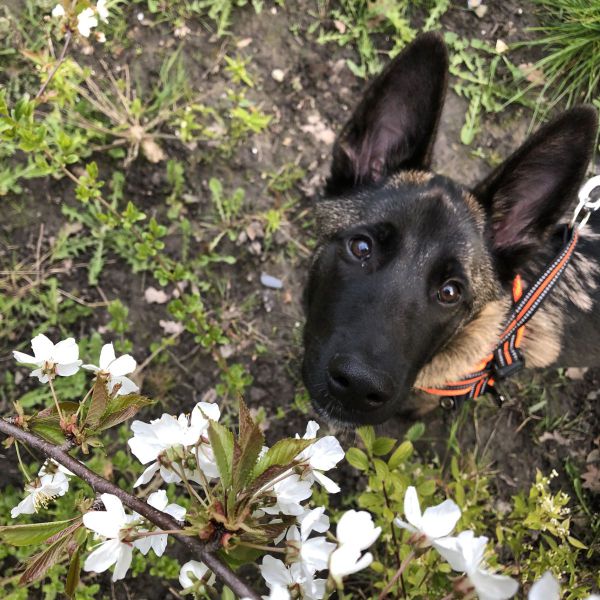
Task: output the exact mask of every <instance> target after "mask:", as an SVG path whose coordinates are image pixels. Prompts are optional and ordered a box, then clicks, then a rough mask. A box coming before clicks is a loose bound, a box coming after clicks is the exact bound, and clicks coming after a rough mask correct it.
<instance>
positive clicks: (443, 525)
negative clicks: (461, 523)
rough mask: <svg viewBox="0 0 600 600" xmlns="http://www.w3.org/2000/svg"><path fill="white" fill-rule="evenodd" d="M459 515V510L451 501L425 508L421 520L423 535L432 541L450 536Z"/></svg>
mask: <svg viewBox="0 0 600 600" xmlns="http://www.w3.org/2000/svg"><path fill="white" fill-rule="evenodd" d="M460 514H461V513H460V508H459V507H458V505H457V504H455V503H454V502H453V501H452V500H444V502H442V503H441V504H438V505H437V506H430V507H429V508H426V509H425V512H424V513H423V517H422V519H421V523H422V529H423V533H424V534H425V535H426V536H427V537H428V538H432V539H435V538H440V537H445V536H447V535H450V533H451V532H452V530H453V529H454V527H455V525H456V523H457V521H458V520H459V519H460Z"/></svg>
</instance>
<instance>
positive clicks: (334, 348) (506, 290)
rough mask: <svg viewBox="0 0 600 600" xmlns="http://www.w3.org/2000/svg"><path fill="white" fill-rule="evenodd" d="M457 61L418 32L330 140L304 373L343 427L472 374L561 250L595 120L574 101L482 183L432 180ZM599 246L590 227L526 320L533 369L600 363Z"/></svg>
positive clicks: (398, 409) (425, 400) (322, 406)
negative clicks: (516, 294) (517, 291)
mask: <svg viewBox="0 0 600 600" xmlns="http://www.w3.org/2000/svg"><path fill="white" fill-rule="evenodd" d="M447 69H448V59H447V53H446V48H445V46H444V43H443V41H442V39H441V38H440V37H439V36H438V35H435V34H426V35H423V36H421V37H419V38H418V39H417V40H416V41H415V42H414V43H413V44H411V45H410V46H409V47H408V48H406V50H405V51H404V52H403V53H402V54H400V55H399V56H398V57H397V58H396V59H395V60H394V61H392V62H391V64H390V65H388V67H387V69H386V70H385V71H384V72H383V73H382V74H381V75H380V76H379V77H378V78H377V79H376V80H375V81H374V82H373V83H372V84H371V85H370V87H369V88H368V89H367V91H366V93H365V95H364V98H363V99H362V101H361V102H360V104H359V105H358V107H357V108H356V110H355V112H354V114H353V116H352V118H351V119H350V121H349V122H348V123H346V125H345V127H344V128H343V130H342V132H341V133H340V135H339V137H338V139H337V141H336V143H335V146H334V149H333V164H332V167H331V175H330V177H329V179H328V181H327V186H326V196H325V199H323V200H321V201H319V203H318V205H317V222H318V235H319V239H318V245H317V248H316V251H315V254H314V257H313V261H312V266H311V270H310V275H309V280H308V284H307V287H306V290H305V310H306V315H307V322H306V328H305V335H304V342H305V357H304V363H303V376H304V381H305V383H306V386H307V388H308V390H309V392H310V394H311V397H312V399H313V403H314V404H315V406H316V408H317V410H319V411H320V412H321V413H323V414H325V415H326V416H327V417H329V418H330V419H333V420H335V421H338V422H342V423H381V422H383V421H385V420H387V419H389V418H390V417H391V416H392V415H394V414H398V413H399V414H402V413H404V414H408V413H413V414H414V413H422V412H425V411H426V410H428V409H430V408H432V407H433V406H435V404H437V402H438V397H437V396H435V395H432V394H431V393H427V392H424V391H422V390H423V389H425V390H430V388H438V387H439V388H442V387H444V386H446V385H447V384H448V383H449V382H453V381H456V380H462V379H464V378H465V376H468V374H469V373H472V372H473V371H474V368H475V366H476V365H477V364H478V363H480V362H481V361H482V359H485V357H486V356H488V355H489V354H490V352H492V351H493V350H494V348H495V347H496V345H497V344H498V342H499V339H500V336H501V333H502V331H503V329H504V328H505V326H506V321H507V319H510V312H511V310H512V309H513V302H514V299H513V296H512V293H511V289H512V287H513V281H514V280H515V276H516V275H518V274H520V275H521V276H522V279H523V287H524V288H525V290H527V287H528V286H530V285H531V284H532V283H533V282H535V281H536V279H537V278H538V277H539V275H540V273H542V272H543V271H544V268H545V266H546V264H547V263H548V262H549V261H550V262H551V261H552V259H553V257H554V256H555V255H556V253H557V252H558V251H559V249H560V247H561V244H563V243H564V241H563V238H562V231H563V229H561V230H560V232H558V230H559V224H560V223H562V222H564V221H565V219H568V217H569V216H570V213H569V209H570V207H572V204H573V200H574V198H575V195H576V192H577V189H578V187H579V186H580V184H581V183H582V180H583V177H584V175H585V171H586V167H587V165H588V163H589V160H590V157H591V154H592V149H593V143H594V139H595V135H596V128H597V120H596V113H595V111H594V110H593V109H592V108H590V107H578V108H574V109H572V110H569V111H567V112H564V113H563V114H561V115H560V116H559V117H558V118H556V119H555V120H554V121H552V122H551V123H549V124H548V125H546V126H545V127H543V128H542V129H540V130H539V131H538V132H537V133H536V134H535V135H533V136H532V137H531V138H530V139H529V140H528V141H527V142H526V143H525V144H524V145H523V146H522V147H521V148H520V149H519V150H517V151H516V152H515V153H514V154H513V155H512V156H511V157H510V158H508V159H507V160H506V161H505V162H504V163H503V164H502V165H500V166H499V167H498V168H497V169H496V170H495V171H494V172H493V173H492V174H491V175H490V176H489V177H488V178H487V179H485V180H484V181H483V182H481V183H480V184H479V185H477V186H476V187H475V188H474V189H473V190H468V189H466V188H465V187H463V186H461V185H460V184H458V183H456V182H454V181H453V180H451V179H449V178H447V177H443V176H440V175H436V174H434V173H432V172H431V171H429V170H428V169H429V166H430V162H431V154H432V147H433V142H434V139H435V133H436V129H437V125H438V122H439V118H440V113H441V110H442V104H443V100H444V95H445V91H446V81H447ZM593 239H594V234H593V232H592V229H591V227H590V225H588V226H587V227H586V228H585V229H583V230H582V231H581V234H580V236H579V242H578V244H577V246H576V248H575V250H574V252H573V254H572V257H571V260H570V263H569V264H568V266H567V267H566V268H565V270H564V273H563V275H562V277H561V279H560V280H559V281H558V283H557V284H556V286H555V287H554V289H552V291H551V293H549V295H548V298H547V299H546V300H545V301H544V303H543V304H542V306H541V308H540V309H539V311H537V312H536V313H535V315H534V316H533V318H532V319H531V320H530V321H529V323H528V324H527V327H526V329H525V331H524V337H523V339H522V346H521V350H522V353H523V355H524V358H525V362H526V363H527V365H528V366H532V367H545V366H549V365H552V364H560V365H562V366H593V365H598V364H600V311H599V310H597V309H596V310H594V308H595V303H596V301H597V296H598V283H599V278H600V269H599V265H598V253H599V252H600V244H594V243H592V242H593ZM521 334H522V332H521ZM521 334H520V335H521ZM518 341H519V342H520V341H521V340H520V339H519V340H518ZM430 391H431V390H430Z"/></svg>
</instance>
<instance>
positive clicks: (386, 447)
mask: <svg viewBox="0 0 600 600" xmlns="http://www.w3.org/2000/svg"><path fill="white" fill-rule="evenodd" d="M396 441H397V440H395V439H394V438H389V437H379V438H377V439H376V440H375V443H374V444H373V454H374V455H375V456H383V455H384V454H387V453H388V452H390V451H391V450H392V448H393V447H394V446H395V445H396Z"/></svg>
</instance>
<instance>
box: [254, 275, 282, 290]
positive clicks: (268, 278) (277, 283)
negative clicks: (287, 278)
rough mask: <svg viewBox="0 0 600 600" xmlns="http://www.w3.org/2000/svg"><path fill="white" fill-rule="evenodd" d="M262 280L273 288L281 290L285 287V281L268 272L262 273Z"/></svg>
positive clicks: (266, 285)
mask: <svg viewBox="0 0 600 600" xmlns="http://www.w3.org/2000/svg"><path fill="white" fill-rule="evenodd" d="M260 282H261V283H262V284H263V285H264V286H265V287H268V288H271V289H273V290H280V289H281V288H282V287H283V281H281V279H278V278H277V277H273V276H272V275H267V273H261V274H260Z"/></svg>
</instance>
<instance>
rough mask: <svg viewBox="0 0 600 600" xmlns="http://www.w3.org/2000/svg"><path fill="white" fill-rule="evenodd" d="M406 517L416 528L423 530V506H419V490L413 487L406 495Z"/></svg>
mask: <svg viewBox="0 0 600 600" xmlns="http://www.w3.org/2000/svg"><path fill="white" fill-rule="evenodd" d="M404 515H405V517H406V520H407V521H408V522H409V523H410V524H411V525H413V526H414V527H416V528H417V529H421V520H422V515H421V506H420V505H419V497H418V496H417V489H416V488H415V487H413V486H412V485H411V486H410V487H409V488H408V489H407V490H406V493H405V494H404Z"/></svg>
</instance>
